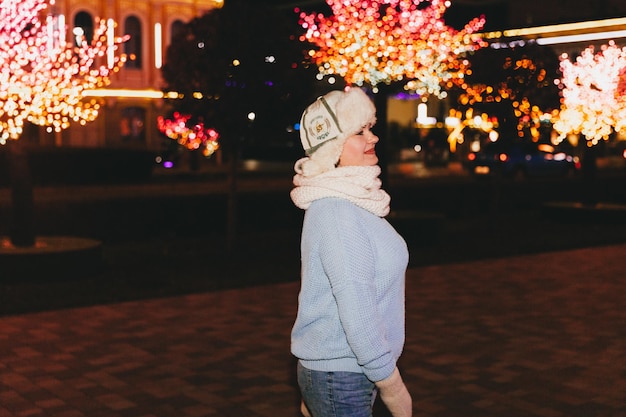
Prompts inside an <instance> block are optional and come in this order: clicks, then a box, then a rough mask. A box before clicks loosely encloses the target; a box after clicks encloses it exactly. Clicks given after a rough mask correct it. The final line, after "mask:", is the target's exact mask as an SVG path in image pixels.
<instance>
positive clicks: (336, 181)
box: [291, 163, 391, 217]
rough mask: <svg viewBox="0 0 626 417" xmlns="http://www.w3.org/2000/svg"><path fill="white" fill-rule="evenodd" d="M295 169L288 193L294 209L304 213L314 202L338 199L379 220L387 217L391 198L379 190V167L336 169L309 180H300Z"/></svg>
mask: <svg viewBox="0 0 626 417" xmlns="http://www.w3.org/2000/svg"><path fill="white" fill-rule="evenodd" d="M298 166H299V164H298V163H296V175H294V177H293V184H294V185H295V188H294V189H293V190H291V199H292V200H293V202H294V204H295V205H296V206H297V207H299V208H301V209H307V208H308V207H309V206H310V205H311V203H312V202H313V201H315V200H319V199H321V198H326V197H339V198H344V199H346V200H349V201H351V202H352V203H354V204H356V205H357V206H359V207H361V208H364V209H365V210H367V211H369V212H371V213H373V214H375V215H376V216H378V217H385V216H386V215H387V214H388V213H389V202H390V200H391V197H389V194H387V193H386V192H385V191H384V190H382V189H381V188H380V187H381V181H380V179H379V178H378V176H379V175H380V172H381V171H380V167H379V166H376V165H375V166H347V167H338V168H335V169H331V170H330V171H326V172H323V173H321V174H318V175H314V176H311V177H305V176H303V175H302V174H301V173H300V172H299V169H298Z"/></svg>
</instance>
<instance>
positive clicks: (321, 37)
mask: <svg viewBox="0 0 626 417" xmlns="http://www.w3.org/2000/svg"><path fill="white" fill-rule="evenodd" d="M326 3H328V5H329V6H330V8H331V10H332V13H333V14H332V16H329V17H326V16H324V15H322V14H318V13H312V14H307V13H305V12H301V13H300V24H301V25H302V26H303V27H304V28H305V29H306V33H305V34H304V35H303V36H302V37H301V40H303V41H304V40H307V41H309V42H311V43H313V44H314V45H316V46H317V49H312V50H311V51H310V52H309V55H310V58H311V60H312V61H313V62H314V63H315V64H317V65H318V69H319V73H320V74H321V75H336V76H339V77H341V78H343V79H345V81H346V82H347V83H348V84H356V85H359V86H360V85H364V84H369V85H370V86H372V87H374V88H376V86H377V85H379V84H381V83H384V84H390V83H392V82H396V81H402V82H406V83H407V85H406V88H407V89H410V90H413V91H415V92H417V93H419V94H433V95H437V96H438V95H440V94H441V93H442V84H445V83H448V82H455V81H457V80H459V79H462V78H463V76H464V71H465V70H466V66H467V61H465V60H464V59H462V58H461V57H462V56H463V54H465V53H466V52H469V51H474V50H476V49H478V48H480V47H482V46H484V45H485V44H484V43H483V41H482V40H481V39H480V37H478V36H475V35H474V34H475V32H476V31H477V30H479V29H480V28H482V26H483V25H484V23H485V22H484V19H482V18H475V19H473V20H472V21H470V22H469V23H468V24H466V25H465V27H464V28H463V29H462V30H460V31H457V30H455V29H453V28H451V27H449V26H447V25H446V24H445V23H444V21H443V14H444V13H445V11H446V9H447V8H448V7H449V6H450V2H449V1H446V0H431V1H426V0H326Z"/></svg>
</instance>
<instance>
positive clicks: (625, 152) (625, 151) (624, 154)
mask: <svg viewBox="0 0 626 417" xmlns="http://www.w3.org/2000/svg"><path fill="white" fill-rule="evenodd" d="M622 156H623V157H624V159H626V149H624V152H622Z"/></svg>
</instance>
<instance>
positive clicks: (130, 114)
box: [120, 107, 146, 143]
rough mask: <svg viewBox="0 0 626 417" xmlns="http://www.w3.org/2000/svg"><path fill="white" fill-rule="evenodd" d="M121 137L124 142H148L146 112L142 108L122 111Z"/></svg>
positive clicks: (129, 108) (130, 108) (127, 108)
mask: <svg viewBox="0 0 626 417" xmlns="http://www.w3.org/2000/svg"><path fill="white" fill-rule="evenodd" d="M121 116H122V117H121V118H120V137H121V139H122V142H126V143H143V142H145V140H146V129H145V126H146V110H145V109H143V108H141V107H126V108H125V109H122V115H121Z"/></svg>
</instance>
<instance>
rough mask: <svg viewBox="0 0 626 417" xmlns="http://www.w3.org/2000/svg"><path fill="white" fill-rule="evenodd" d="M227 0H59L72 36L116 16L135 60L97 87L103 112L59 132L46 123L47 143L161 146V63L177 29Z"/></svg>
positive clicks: (57, 11) (125, 48) (42, 136)
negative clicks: (84, 122) (100, 86)
mask: <svg viewBox="0 0 626 417" xmlns="http://www.w3.org/2000/svg"><path fill="white" fill-rule="evenodd" d="M222 4H223V0H56V2H55V3H54V5H53V6H52V9H51V12H52V13H53V14H54V15H57V16H58V15H63V16H64V18H65V22H66V26H67V35H66V36H67V38H68V39H70V36H72V33H74V30H75V29H76V28H80V29H82V30H83V32H84V33H85V36H87V37H88V36H89V34H90V33H93V29H94V27H95V25H96V22H97V19H113V20H114V21H115V22H116V27H115V36H119V37H121V36H125V35H129V40H128V41H127V42H125V43H124V44H123V45H121V46H120V49H121V51H120V52H122V53H125V54H127V55H128V57H129V60H128V61H127V62H126V63H125V64H124V66H123V67H122V69H121V70H120V71H119V72H118V73H116V74H113V75H112V77H111V81H112V82H111V84H110V85H109V86H108V87H107V88H106V89H104V90H102V91H97V92H95V93H94V94H95V96H96V98H97V99H98V100H100V102H101V106H102V107H101V109H100V113H99V116H98V118H97V119H96V120H95V121H94V122H91V123H88V124H87V125H85V126H80V125H77V124H76V125H72V126H71V127H70V128H69V129H67V130H65V131H63V132H59V133H47V132H46V129H45V128H40V132H39V135H35V136H38V140H39V142H40V144H42V145H54V146H72V147H113V148H120V147H121V148H133V149H158V147H159V146H160V144H161V137H160V135H159V134H158V132H157V123H156V118H157V117H158V116H159V115H160V114H162V113H163V111H164V110H163V107H164V105H165V104H164V99H163V98H161V86H162V78H161V69H160V67H161V65H162V62H163V59H164V57H165V51H166V48H167V46H168V45H169V44H170V40H171V39H172V37H173V36H174V34H175V33H176V31H177V29H178V28H180V26H182V25H183V24H185V23H187V22H188V21H190V20H191V19H193V18H194V17H196V16H200V15H202V14H203V13H205V12H207V11H209V10H211V9H213V8H218V7H221V6H222Z"/></svg>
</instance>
